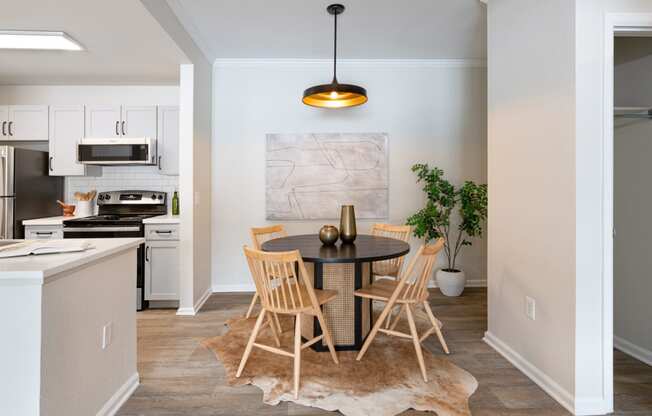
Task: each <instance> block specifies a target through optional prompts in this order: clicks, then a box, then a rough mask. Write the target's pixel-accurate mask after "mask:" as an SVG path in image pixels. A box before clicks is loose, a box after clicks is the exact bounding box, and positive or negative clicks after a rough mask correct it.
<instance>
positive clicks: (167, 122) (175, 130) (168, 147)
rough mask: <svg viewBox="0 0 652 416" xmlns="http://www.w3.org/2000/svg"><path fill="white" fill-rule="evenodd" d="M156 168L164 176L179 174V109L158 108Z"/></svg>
mask: <svg viewBox="0 0 652 416" xmlns="http://www.w3.org/2000/svg"><path fill="white" fill-rule="evenodd" d="M157 143H158V168H159V170H160V172H161V173H162V174H164V175H178V174H179V107H172V106H159V108H158V141H157Z"/></svg>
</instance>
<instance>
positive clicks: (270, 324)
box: [267, 313, 281, 348]
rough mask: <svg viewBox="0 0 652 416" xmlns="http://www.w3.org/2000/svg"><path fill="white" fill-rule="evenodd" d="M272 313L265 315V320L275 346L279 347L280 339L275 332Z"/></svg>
mask: <svg viewBox="0 0 652 416" xmlns="http://www.w3.org/2000/svg"><path fill="white" fill-rule="evenodd" d="M272 315H273V316H276V314H275V313H272ZM272 315H267V322H268V323H269V329H270V330H271V331H272V335H274V342H276V346H277V347H279V348H280V347H281V340H280V339H279V337H278V332H276V324H275V323H274V319H273V318H272Z"/></svg>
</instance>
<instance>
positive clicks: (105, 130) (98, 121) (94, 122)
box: [85, 105, 121, 139]
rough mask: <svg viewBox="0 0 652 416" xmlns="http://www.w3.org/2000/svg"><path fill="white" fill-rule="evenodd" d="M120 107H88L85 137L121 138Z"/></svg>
mask: <svg viewBox="0 0 652 416" xmlns="http://www.w3.org/2000/svg"><path fill="white" fill-rule="evenodd" d="M120 117H121V107H120V106H119V105H87V106H86V133H85V137H94V138H102V139H106V138H109V137H120V121H121V120H120Z"/></svg>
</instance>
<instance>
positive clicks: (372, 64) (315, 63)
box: [213, 58, 487, 69]
mask: <svg viewBox="0 0 652 416" xmlns="http://www.w3.org/2000/svg"><path fill="white" fill-rule="evenodd" d="M332 65H333V61H332V60H331V59H266V58H261V59H255V58H251V59H249V58H247V59H229V58H218V59H215V61H214V63H213V67H214V68H234V67H237V68H258V67H295V68H296V67H301V68H305V67H320V68H321V67H324V66H332ZM337 65H338V66H342V67H347V66H348V67H368V68H382V69H385V68H397V69H398V68H486V67H487V61H486V59H338V60H337Z"/></svg>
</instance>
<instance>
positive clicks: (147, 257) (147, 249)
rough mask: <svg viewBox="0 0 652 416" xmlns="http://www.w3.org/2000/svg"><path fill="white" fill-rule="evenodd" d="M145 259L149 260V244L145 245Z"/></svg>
mask: <svg viewBox="0 0 652 416" xmlns="http://www.w3.org/2000/svg"><path fill="white" fill-rule="evenodd" d="M145 261H149V246H147V247H145Z"/></svg>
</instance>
